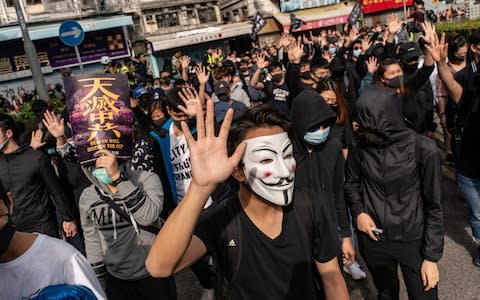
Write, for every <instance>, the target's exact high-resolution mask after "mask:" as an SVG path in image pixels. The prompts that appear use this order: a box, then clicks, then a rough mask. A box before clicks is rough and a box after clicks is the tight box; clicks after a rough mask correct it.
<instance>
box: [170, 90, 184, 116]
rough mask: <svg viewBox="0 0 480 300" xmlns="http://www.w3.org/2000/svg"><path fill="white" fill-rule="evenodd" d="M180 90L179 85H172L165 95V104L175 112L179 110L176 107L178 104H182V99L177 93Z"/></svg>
mask: <svg viewBox="0 0 480 300" xmlns="http://www.w3.org/2000/svg"><path fill="white" fill-rule="evenodd" d="M180 91H181V88H179V87H173V88H172V89H171V90H170V91H168V93H167V95H166V96H165V100H166V101H167V106H168V107H169V108H170V109H172V110H173V111H175V112H180V110H179V109H178V108H177V107H178V106H179V105H184V103H183V101H182V99H181V98H180V96H179V95H178V93H179V92H180Z"/></svg>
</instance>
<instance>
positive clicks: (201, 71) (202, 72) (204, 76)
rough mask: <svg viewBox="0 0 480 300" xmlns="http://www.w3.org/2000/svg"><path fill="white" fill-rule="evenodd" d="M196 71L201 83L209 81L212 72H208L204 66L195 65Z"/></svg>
mask: <svg viewBox="0 0 480 300" xmlns="http://www.w3.org/2000/svg"><path fill="white" fill-rule="evenodd" d="M195 73H196V74H197V78H198V82H200V84H205V83H207V82H208V78H209V77H210V72H208V73H207V71H206V69H205V67H204V66H197V67H195Z"/></svg>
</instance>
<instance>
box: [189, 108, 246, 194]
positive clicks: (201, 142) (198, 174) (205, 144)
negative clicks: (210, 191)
mask: <svg viewBox="0 0 480 300" xmlns="http://www.w3.org/2000/svg"><path fill="white" fill-rule="evenodd" d="M196 111H197V115H196V116H197V140H195V139H194V138H193V137H192V135H191V133H190V130H189V128H188V126H187V124H186V123H185V122H182V131H183V132H184V134H185V139H186V141H187V144H188V149H189V151H190V162H191V166H192V183H195V184H196V185H198V186H203V187H211V186H214V185H216V184H218V183H220V182H222V181H224V180H225V179H227V178H228V177H229V176H230V175H231V174H232V172H233V170H234V169H235V168H236V167H237V166H238V163H239V162H240V160H241V158H242V156H243V152H244V151H245V144H244V143H242V144H240V145H239V146H238V147H237V149H236V150H235V153H233V155H232V156H230V157H228V152H227V139H228V131H229V130H230V124H231V123H232V119H233V110H232V109H231V108H230V109H229V110H228V111H227V114H226V116H225V119H224V120H223V123H222V127H221V129H220V133H219V135H218V137H217V136H215V121H214V115H215V113H214V108H213V102H212V101H208V102H207V116H206V118H204V113H203V110H202V108H201V106H200V105H199V104H198V108H197V110H196Z"/></svg>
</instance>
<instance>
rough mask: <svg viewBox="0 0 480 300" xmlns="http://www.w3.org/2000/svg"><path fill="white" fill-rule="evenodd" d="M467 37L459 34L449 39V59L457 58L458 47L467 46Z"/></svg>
mask: <svg viewBox="0 0 480 300" xmlns="http://www.w3.org/2000/svg"><path fill="white" fill-rule="evenodd" d="M467 44H468V43H467V39H466V37H465V36H464V35H462V34H458V35H454V36H452V37H450V38H449V39H448V60H450V61H454V60H455V53H456V52H457V51H458V49H460V48H462V47H464V46H467Z"/></svg>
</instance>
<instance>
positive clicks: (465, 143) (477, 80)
mask: <svg viewBox="0 0 480 300" xmlns="http://www.w3.org/2000/svg"><path fill="white" fill-rule="evenodd" d="M455 80H456V81H457V82H458V83H459V84H460V85H461V86H462V87H463V94H462V97H461V99H460V102H459V103H458V105H457V113H458V116H459V119H460V120H462V119H465V118H467V119H468V123H467V125H466V126H465V129H464V131H463V137H462V146H461V153H459V155H458V159H457V162H456V167H457V170H458V171H459V173H460V174H462V175H464V176H466V177H470V178H480V138H479V133H480V105H479V103H478V101H480V97H479V95H480V94H479V93H480V73H478V72H477V73H475V72H474V71H473V69H472V66H470V65H469V66H467V67H466V68H464V69H463V70H461V71H459V72H458V73H457V74H455Z"/></svg>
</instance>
